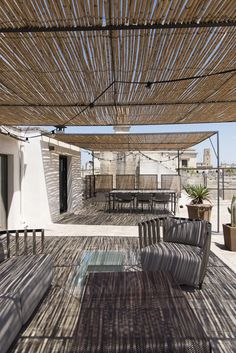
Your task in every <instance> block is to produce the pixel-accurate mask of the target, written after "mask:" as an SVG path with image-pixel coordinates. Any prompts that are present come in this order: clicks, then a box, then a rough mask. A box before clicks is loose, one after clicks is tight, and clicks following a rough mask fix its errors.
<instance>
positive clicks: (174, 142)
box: [55, 131, 216, 151]
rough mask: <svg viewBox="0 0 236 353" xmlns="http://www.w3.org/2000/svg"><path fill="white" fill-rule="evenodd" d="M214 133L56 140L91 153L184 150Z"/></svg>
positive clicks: (60, 137) (60, 136) (76, 136)
mask: <svg viewBox="0 0 236 353" xmlns="http://www.w3.org/2000/svg"><path fill="white" fill-rule="evenodd" d="M215 133H216V132H214V131H205V132H186V133H184V132H181V133H159V134H97V135H95V134H84V135H81V134H58V135H55V138H56V139H57V140H60V141H62V142H66V143H69V144H72V145H76V146H78V147H81V148H84V149H86V150H91V151H137V150H138V151H153V150H154V151H155V150H162V151H163V150H175V151H178V150H185V149H186V148H189V147H192V146H194V145H196V144H198V143H200V142H202V141H204V140H205V139H207V138H208V137H211V136H213V135H214V134H215Z"/></svg>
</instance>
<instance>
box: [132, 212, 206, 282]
mask: <svg viewBox="0 0 236 353" xmlns="http://www.w3.org/2000/svg"><path fill="white" fill-rule="evenodd" d="M161 223H162V226H163V240H161V237H160V233H161V231H160V225H161ZM139 242H140V248H141V264H142V268H143V270H145V271H156V270H162V271H169V272H171V273H172V274H173V276H174V278H175V280H176V282H177V283H178V284H185V285H190V286H194V287H199V288H201V287H202V283H203V280H204V277H205V274H206V268H207V263H208V259H209V252H210V244H211V224H210V223H209V222H207V221H202V220H190V219H184V218H176V217H167V218H162V219H158V218H157V219H153V220H148V221H145V222H141V223H139Z"/></svg>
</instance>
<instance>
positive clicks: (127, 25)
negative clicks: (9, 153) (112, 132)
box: [0, 0, 236, 126]
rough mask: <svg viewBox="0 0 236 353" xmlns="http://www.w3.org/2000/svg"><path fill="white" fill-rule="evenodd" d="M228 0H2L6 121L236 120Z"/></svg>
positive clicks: (0, 110) (234, 15) (1, 100)
mask: <svg viewBox="0 0 236 353" xmlns="http://www.w3.org/2000/svg"><path fill="white" fill-rule="evenodd" d="M235 24H236V5H235V0H221V1H219V0H208V1H201V0H186V1H178V0H173V1H169V0H163V1H156V0H133V1H128V0H122V1H121V0H115V1H107V0H93V1H73V2H71V0H60V1H59V0H47V1H45V0H27V1H19V0H2V1H1V4H0V46H1V54H2V61H1V64H0V65H1V66H0V68H1V95H0V124H4V125H49V126H54V125H105V126H107V125H124V124H125V125H139V124H145V125H146V124H182V123H203V122H230V121H236V90H235V87H236V76H235V72H236V40H235V38H236V27H235Z"/></svg>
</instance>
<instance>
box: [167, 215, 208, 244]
mask: <svg viewBox="0 0 236 353" xmlns="http://www.w3.org/2000/svg"><path fill="white" fill-rule="evenodd" d="M207 224H208V222H207V221H201V220H192V221H190V220H188V219H184V218H179V219H177V218H171V217H169V218H165V219H164V220H163V228H164V232H163V240H164V241H170V242H174V243H183V244H189V245H194V246H199V247H200V248H202V247H203V245H204V234H205V232H206V228H207Z"/></svg>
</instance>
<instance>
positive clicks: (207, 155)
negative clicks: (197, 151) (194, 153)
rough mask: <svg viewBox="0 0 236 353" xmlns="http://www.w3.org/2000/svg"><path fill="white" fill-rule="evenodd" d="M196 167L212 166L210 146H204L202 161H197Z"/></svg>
mask: <svg viewBox="0 0 236 353" xmlns="http://www.w3.org/2000/svg"><path fill="white" fill-rule="evenodd" d="M197 167H199V168H212V160H211V149H210V148H204V150H203V161H202V162H198V163H197Z"/></svg>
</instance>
